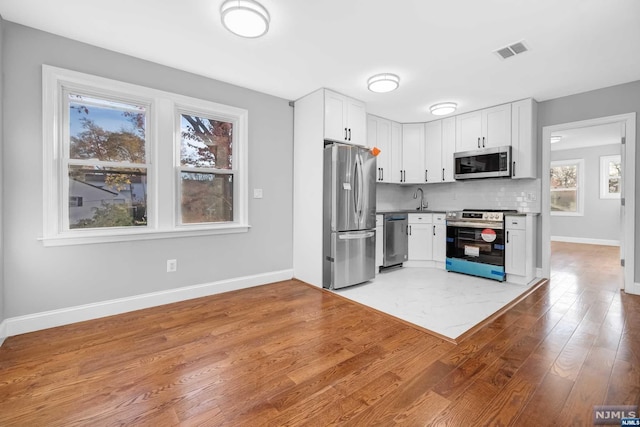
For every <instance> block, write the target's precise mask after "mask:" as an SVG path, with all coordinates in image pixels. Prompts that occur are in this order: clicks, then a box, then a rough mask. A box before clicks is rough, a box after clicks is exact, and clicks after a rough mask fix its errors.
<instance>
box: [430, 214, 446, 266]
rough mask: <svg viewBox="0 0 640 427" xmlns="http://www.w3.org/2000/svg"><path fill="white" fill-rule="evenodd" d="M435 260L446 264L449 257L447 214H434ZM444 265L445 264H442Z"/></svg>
mask: <svg viewBox="0 0 640 427" xmlns="http://www.w3.org/2000/svg"><path fill="white" fill-rule="evenodd" d="M432 227H433V260H434V261H436V262H441V263H443V264H444V262H445V261H446V258H447V224H446V214H443V213H437V214H433V226H432ZM442 267H444V265H443V266H442Z"/></svg>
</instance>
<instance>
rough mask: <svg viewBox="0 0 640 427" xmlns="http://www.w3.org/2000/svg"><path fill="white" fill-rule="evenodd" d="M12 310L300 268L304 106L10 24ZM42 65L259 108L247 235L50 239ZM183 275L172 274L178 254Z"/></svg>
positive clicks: (8, 253)
mask: <svg viewBox="0 0 640 427" xmlns="http://www.w3.org/2000/svg"><path fill="white" fill-rule="evenodd" d="M3 58H4V79H5V80H4V81H5V92H4V106H5V108H4V111H5V117H4V118H5V120H4V123H5V126H4V141H5V147H4V148H5V152H4V162H3V165H2V166H3V167H2V169H3V171H4V174H5V183H6V185H5V188H6V191H5V194H4V206H5V211H4V215H5V223H6V224H8V226H7V227H6V228H5V236H4V246H5V258H4V259H5V269H4V279H5V283H4V287H5V298H6V301H5V313H4V315H5V316H6V317H7V318H9V317H14V316H19V315H26V314H30V313H37V312H42V311H45V310H52V309H59V308H64V307H72V306H76V305H79V304H87V303H92V302H98V301H105V300H110V299H114V298H122V297H127V296H133V295H139V294H144V293H148V292H156V291H162V290H168V289H174V288H179V287H184V286H189V285H195V284H201V283H210V282H214V281H219V280H224V279H230V278H235V277H242V276H247V275H254V274H260V273H268V272H274V271H279V270H286V269H291V268H293V265H292V258H293V254H292V250H293V249H292V241H293V237H292V226H291V223H292V209H293V208H292V206H293V202H292V194H293V186H292V174H293V165H292V162H293V111H292V109H291V108H290V107H289V106H288V101H287V100H284V99H280V98H275V97H272V96H268V95H265V94H262V93H258V92H255V91H251V90H248V89H245V88H241V87H237V86H232V85H229V84H226V83H222V82H219V81H214V80H211V79H207V78H204V77H201V76H197V75H193V74H189V73H186V72H183V71H179V70H176V69H172V68H168V67H164V66H161V65H158V64H154V63H150V62H146V61H143V60H140V59H136V58H133V57H129V56H125V55H122V54H119V53H115V52H111V51H107V50H104V49H100V48H97V47H94V46H90V45H86V44H82V43H78V42H75V41H72V40H69V39H65V38H61V37H58V36H54V35H51V34H48V33H44V32H41V31H38V30H34V29H31V28H28V27H24V26H21V25H17V24H14V23H11V22H5V23H4V56H3ZM42 64H49V65H53V66H57V67H62V68H68V69H72V70H76V71H80V72H84V73H89V74H94V75H98V76H103V77H107V78H111V79H116V80H121V81H125V82H129V83H134V84H139V85H144V86H148V87H152V88H157V89H161V90H165V91H170V92H174V93H179V94H183V95H187V96H192V97H197V98H202V99H206V100H210V101H214V102H219V103H222V104H227V105H232V106H236V107H240V108H245V109H247V110H248V111H249V169H250V170H249V193H250V194H253V192H252V189H253V188H262V189H263V190H264V198H263V199H255V200H254V199H250V200H249V222H250V224H251V229H250V231H249V232H247V233H240V234H226V235H216V236H202V237H193V238H176V239H160V240H147V241H139V242H122V243H108V244H93V245H80V246H65V247H44V246H43V245H42V243H41V242H40V241H38V238H39V237H41V236H42V223H43V212H42V209H43V207H42V197H43V195H42V191H43V186H42V179H43V178H42V129H41V128H42V83H41V80H42V77H41V76H42V71H41V67H42ZM170 258H175V259H177V260H178V271H177V272H176V273H171V274H167V273H166V260H167V259H170Z"/></svg>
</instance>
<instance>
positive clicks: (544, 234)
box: [541, 113, 640, 294]
mask: <svg viewBox="0 0 640 427" xmlns="http://www.w3.org/2000/svg"><path fill="white" fill-rule="evenodd" d="M596 127H602V128H603V129H604V128H609V129H611V128H615V129H618V130H619V133H618V135H619V137H620V141H621V142H622V141H624V143H623V144H621V145H620V148H621V150H620V151H621V153H620V159H621V166H622V171H623V174H624V176H623V179H622V185H621V188H620V193H621V194H620V196H621V200H620V205H619V206H620V233H619V236H620V237H619V242H620V258H621V259H622V260H624V272H623V277H624V280H623V283H624V285H623V287H624V290H625V291H626V292H627V293H633V294H640V287H638V286H636V285H635V283H634V260H635V242H634V236H635V224H634V218H635V135H636V132H635V113H631V114H624V115H619V116H610V117H603V118H599V119H592V120H585V121H580V122H571V123H564V124H560V125H553V126H546V127H544V128H543V136H542V194H543V195H545V197H543V198H542V206H541V207H542V215H541V226H542V230H541V256H542V272H543V275H544V276H545V277H551V276H550V274H551V271H550V260H551V236H552V222H551V219H552V216H551V213H550V212H551V209H552V203H551V191H550V190H549V189H550V188H551V187H550V183H551V179H550V173H551V170H552V168H551V152H552V149H551V147H552V136H554V137H556V138H554V140H557V137H558V136H562V135H570V134H571V132H575V133H581V132H582V133H584V132H585V131H587V130H589V128H592V129H596ZM574 160H575V159H574ZM565 163H566V162H565ZM568 163H571V162H568ZM571 164H576V168H579V167H580V165H579V164H577V163H576V162H574V163H571ZM561 165H562V162H561ZM558 167H560V166H558ZM570 167H571V166H570ZM561 190H562V189H561ZM565 193H566V194H569V193H570V192H567V191H565ZM565 198H566V197H565ZM554 202H555V206H554V210H556V211H557V210H562V209H565V208H564V207H563V206H568V208H567V209H568V210H571V211H576V210H579V209H580V206H579V203H580V201H579V200H575V201H573V200H571V202H572V203H574V205H572V206H570V205H571V204H570V203H568V202H566V200H565V201H564V202H562V203H558V194H555V197H554ZM582 203H584V202H582ZM573 215H579V214H575V213H574V214H573ZM569 216H571V214H569ZM574 218H576V219H578V216H576V217H574ZM576 222H577V221H576ZM612 240H615V239H612ZM605 243H606V241H605Z"/></svg>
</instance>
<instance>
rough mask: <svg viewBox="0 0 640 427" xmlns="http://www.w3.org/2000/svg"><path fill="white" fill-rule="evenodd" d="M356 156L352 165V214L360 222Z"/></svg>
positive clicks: (358, 177)
mask: <svg viewBox="0 0 640 427" xmlns="http://www.w3.org/2000/svg"><path fill="white" fill-rule="evenodd" d="M358 166H359V163H358V156H357V155H356V158H355V162H354V163H353V178H352V182H353V212H354V213H355V214H356V218H358V221H360V212H359V209H358V206H359V205H360V183H359V182H358V181H359V179H360V176H358Z"/></svg>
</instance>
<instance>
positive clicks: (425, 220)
mask: <svg viewBox="0 0 640 427" xmlns="http://www.w3.org/2000/svg"><path fill="white" fill-rule="evenodd" d="M432 217H433V216H432V214H430V213H428V214H425V213H421V214H409V253H408V256H409V258H408V260H409V261H431V260H432V259H433V235H432V227H431V224H432V223H433V219H432Z"/></svg>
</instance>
